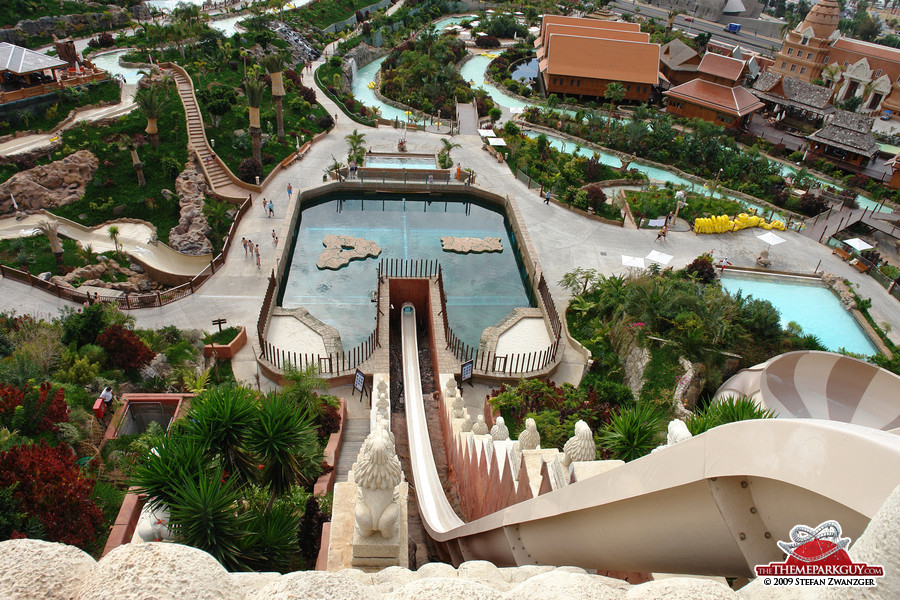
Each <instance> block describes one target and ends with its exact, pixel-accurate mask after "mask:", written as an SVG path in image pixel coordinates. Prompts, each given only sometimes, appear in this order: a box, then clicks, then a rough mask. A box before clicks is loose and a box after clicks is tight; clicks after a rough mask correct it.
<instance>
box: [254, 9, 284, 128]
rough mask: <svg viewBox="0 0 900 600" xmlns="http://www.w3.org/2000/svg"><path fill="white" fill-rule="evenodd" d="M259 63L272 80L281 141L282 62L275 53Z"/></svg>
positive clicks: (276, 119)
mask: <svg viewBox="0 0 900 600" xmlns="http://www.w3.org/2000/svg"><path fill="white" fill-rule="evenodd" d="M278 1H279V2H282V9H283V6H284V4H283V1H284V0H278ZM260 62H261V63H262V65H263V66H264V67H265V68H266V71H268V72H269V75H270V76H271V78H272V97H273V98H274V99H275V121H276V122H277V124H278V127H277V132H278V133H277V135H278V138H279V139H281V138H283V137H284V112H283V109H282V101H283V100H284V96H285V92H284V76H283V71H284V60H283V59H282V58H281V55H280V54H277V53H275V54H269V55H266V56H265V57H263V59H262V60H261V61H260Z"/></svg>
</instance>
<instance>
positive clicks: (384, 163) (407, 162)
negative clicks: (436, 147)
mask: <svg viewBox="0 0 900 600" xmlns="http://www.w3.org/2000/svg"><path fill="white" fill-rule="evenodd" d="M365 166H367V167H373V168H381V169H436V168H437V161H435V159H434V158H431V159H429V158H427V157H425V156H367V157H366V164H365Z"/></svg>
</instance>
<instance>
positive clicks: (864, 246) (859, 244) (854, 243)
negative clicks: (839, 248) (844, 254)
mask: <svg viewBox="0 0 900 600" xmlns="http://www.w3.org/2000/svg"><path fill="white" fill-rule="evenodd" d="M844 243H845V244H847V245H848V246H851V247H853V248H856V249H857V250H859V251H860V252H862V251H863V250H868V249H869V248H874V246H872V244H869V243H867V242H864V241H862V240H861V239H859V238H853V239H849V240H844Z"/></svg>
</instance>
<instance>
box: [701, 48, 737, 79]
mask: <svg viewBox="0 0 900 600" xmlns="http://www.w3.org/2000/svg"><path fill="white" fill-rule="evenodd" d="M697 71H698V72H699V73H706V74H707V75H712V76H714V77H722V78H724V79H728V80H729V81H737V80H738V79H740V77H741V73H742V72H743V71H744V61H742V60H738V59H736V58H731V57H730V56H722V55H721V54H715V53H713V52H707V53H706V55H704V57H703V60H701V61H700V66H699V67H697Z"/></svg>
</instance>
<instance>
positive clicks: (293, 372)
mask: <svg viewBox="0 0 900 600" xmlns="http://www.w3.org/2000/svg"><path fill="white" fill-rule="evenodd" d="M282 373H283V376H284V388H283V389H282V392H281V394H282V395H283V396H287V397H288V398H290V400H291V401H292V402H293V403H294V405H295V406H296V407H297V408H298V409H299V410H300V411H303V412H308V413H309V414H310V416H312V417H318V416H319V415H320V414H321V413H322V399H321V398H319V396H318V394H316V390H324V389H326V388H327V387H328V382H327V381H325V380H324V379H322V378H321V377H319V375H318V373H317V372H316V368H315V366H313V365H310V366H308V367H306V368H305V369H298V368H297V367H295V366H294V365H293V364H291V363H288V364H287V365H285V367H284V369H283V370H282Z"/></svg>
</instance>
